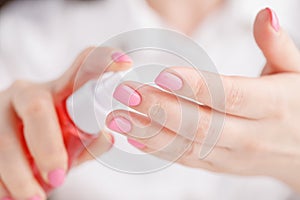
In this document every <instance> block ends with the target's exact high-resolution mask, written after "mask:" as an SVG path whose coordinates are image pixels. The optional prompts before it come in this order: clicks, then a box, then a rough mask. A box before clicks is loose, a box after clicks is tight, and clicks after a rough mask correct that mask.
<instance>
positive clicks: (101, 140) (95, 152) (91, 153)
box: [74, 132, 114, 166]
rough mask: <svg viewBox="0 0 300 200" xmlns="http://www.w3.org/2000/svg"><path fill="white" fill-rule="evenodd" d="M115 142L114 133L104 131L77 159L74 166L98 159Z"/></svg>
mask: <svg viewBox="0 0 300 200" xmlns="http://www.w3.org/2000/svg"><path fill="white" fill-rule="evenodd" d="M113 144H114V137H113V135H111V134H109V133H106V132H102V133H101V134H99V137H98V138H97V139H96V140H95V141H93V142H92V143H91V144H90V145H89V146H88V147H87V148H86V149H85V150H84V151H83V152H82V153H81V154H80V155H79V156H78V158H77V159H76V161H75V163H74V166H78V165H80V164H82V163H84V162H86V161H89V160H93V159H96V158H97V157H98V156H100V155H102V154H104V153H105V152H107V151H109V150H110V149H111V147H112V146H113Z"/></svg>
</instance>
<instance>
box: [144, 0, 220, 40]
mask: <svg viewBox="0 0 300 200" xmlns="http://www.w3.org/2000/svg"><path fill="white" fill-rule="evenodd" d="M223 1H224V0H164V1H161V0H147V3H148V5H149V6H150V7H151V8H152V9H153V10H154V11H155V12H156V13H157V14H158V15H159V16H160V17H161V18H162V19H163V20H164V21H165V22H166V24H167V25H168V26H170V27H171V28H174V29H176V30H180V31H181V32H182V33H185V34H186V35H193V33H194V32H195V30H196V29H197V28H198V27H199V25H200V24H201V22H202V21H203V20H204V19H205V18H206V17H207V16H208V15H210V14H211V13H212V12H214V11H215V10H216V9H218V8H219V7H220V6H221V5H222V3H223Z"/></svg>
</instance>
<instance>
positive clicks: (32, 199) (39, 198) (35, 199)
mask: <svg viewBox="0 0 300 200" xmlns="http://www.w3.org/2000/svg"><path fill="white" fill-rule="evenodd" d="M28 200H41V197H39V196H37V195H36V196H34V197H31V198H30V199H28Z"/></svg>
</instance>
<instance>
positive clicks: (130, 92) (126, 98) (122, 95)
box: [113, 85, 142, 106]
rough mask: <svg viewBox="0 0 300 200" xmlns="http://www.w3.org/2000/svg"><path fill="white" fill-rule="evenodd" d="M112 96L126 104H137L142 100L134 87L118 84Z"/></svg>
mask: <svg viewBox="0 0 300 200" xmlns="http://www.w3.org/2000/svg"><path fill="white" fill-rule="evenodd" d="M113 96H114V98H115V99H117V100H118V101H120V102H121V103H123V104H125V105H127V106H137V105H139V104H140V103H141V100H142V98H141V96H140V95H139V94H138V93H137V92H136V91H135V90H134V89H132V88H131V87H128V86H126V85H119V86H118V87H117V88H116V90H115V92H114V94H113Z"/></svg>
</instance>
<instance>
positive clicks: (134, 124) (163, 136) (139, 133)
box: [107, 110, 227, 170]
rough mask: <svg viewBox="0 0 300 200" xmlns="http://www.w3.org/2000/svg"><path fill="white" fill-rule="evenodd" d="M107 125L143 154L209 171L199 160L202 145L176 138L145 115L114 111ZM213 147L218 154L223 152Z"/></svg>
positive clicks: (178, 136)
mask: <svg viewBox="0 0 300 200" xmlns="http://www.w3.org/2000/svg"><path fill="white" fill-rule="evenodd" d="M107 126H108V127H109V128H110V129H111V130H113V131H116V132H118V133H121V134H124V135H125V136H127V137H128V142H129V143H130V144H131V145H133V146H135V147H136V148H138V149H140V150H142V151H143V152H146V153H149V154H152V155H154V156H156V157H159V158H163V159H165V160H169V161H171V162H179V163H181V164H184V165H186V166H190V167H198V168H204V169H209V170H213V168H211V167H212V165H211V163H209V162H207V160H201V159H200V151H201V148H202V145H203V144H201V143H198V142H195V141H191V140H188V139H187V138H185V137H182V136H180V135H177V134H176V133H174V132H172V131H171V130H169V129H167V128H164V127H162V126H161V125H160V124H157V123H156V122H153V121H151V120H150V119H149V118H147V117H145V116H142V115H139V114H137V113H132V112H127V111H124V110H118V111H114V112H112V113H111V114H109V116H108V118H107ZM195 146H196V147H195ZM215 148H216V149H218V151H219V150H220V149H223V147H219V146H216V147H215ZM224 149H227V148H224Z"/></svg>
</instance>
